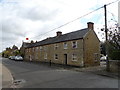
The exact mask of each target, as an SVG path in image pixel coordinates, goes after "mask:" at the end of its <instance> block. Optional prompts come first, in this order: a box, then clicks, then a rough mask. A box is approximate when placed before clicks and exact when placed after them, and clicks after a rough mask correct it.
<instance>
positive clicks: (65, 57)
mask: <svg viewBox="0 0 120 90" xmlns="http://www.w3.org/2000/svg"><path fill="white" fill-rule="evenodd" d="M64 64H65V65H67V54H64Z"/></svg>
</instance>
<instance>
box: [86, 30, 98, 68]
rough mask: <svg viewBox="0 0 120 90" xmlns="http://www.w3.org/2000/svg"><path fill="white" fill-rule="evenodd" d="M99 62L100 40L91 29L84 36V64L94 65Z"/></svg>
mask: <svg viewBox="0 0 120 90" xmlns="http://www.w3.org/2000/svg"><path fill="white" fill-rule="evenodd" d="M99 64H100V41H99V39H98V38H97V35H96V34H95V32H94V31H93V30H90V31H89V32H88V33H87V34H86V35H85V37H84V65H85V66H95V65H99Z"/></svg>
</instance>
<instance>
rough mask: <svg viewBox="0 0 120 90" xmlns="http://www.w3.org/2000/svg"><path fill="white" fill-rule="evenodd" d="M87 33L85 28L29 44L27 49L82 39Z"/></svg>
mask: <svg viewBox="0 0 120 90" xmlns="http://www.w3.org/2000/svg"><path fill="white" fill-rule="evenodd" d="M87 32H88V28H85V29H81V30H77V31H74V32H70V33H67V34H63V35H61V36H55V37H51V38H48V39H44V40H42V41H39V42H36V43H32V44H29V45H28V46H27V47H28V48H30V47H36V46H40V45H47V44H53V43H59V42H65V41H69V40H77V39H82V38H83V37H84V35H85V34H86V33H87Z"/></svg>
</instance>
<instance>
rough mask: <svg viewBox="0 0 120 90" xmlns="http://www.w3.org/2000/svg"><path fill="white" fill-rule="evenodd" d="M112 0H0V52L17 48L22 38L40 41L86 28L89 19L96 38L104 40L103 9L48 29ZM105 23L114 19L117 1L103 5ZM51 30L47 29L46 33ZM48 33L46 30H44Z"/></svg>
mask: <svg viewBox="0 0 120 90" xmlns="http://www.w3.org/2000/svg"><path fill="white" fill-rule="evenodd" d="M113 1H115V0H0V27H1V28H0V52H1V51H3V50H5V48H6V47H12V46H13V45H16V46H18V47H20V46H21V45H22V42H23V41H24V42H27V41H26V40H25V39H26V38H29V41H30V40H34V41H40V40H43V39H46V38H48V37H54V36H56V32H57V31H62V33H63V34H65V33H69V32H72V31H76V30H80V29H83V28H87V22H93V23H94V26H95V29H94V30H95V32H96V34H97V35H98V38H99V39H100V40H101V41H103V40H104V32H103V31H101V28H104V9H103V8H102V9H100V10H98V11H95V12H94V13H92V14H89V15H87V16H85V17H82V18H80V19H78V20H76V21H74V22H72V23H70V24H68V25H66V26H64V27H62V28H59V29H56V30H54V31H51V30H53V29H55V28H57V27H59V26H61V25H63V24H65V23H67V22H69V21H72V20H74V19H76V18H78V17H81V16H83V15H85V14H87V13H89V12H91V11H93V10H95V9H97V8H99V7H101V6H104V4H108V3H111V2H113ZM107 19H108V26H109V25H111V22H112V24H114V22H116V21H118V2H116V3H113V4H111V5H109V6H107ZM49 31H51V32H49ZM46 32H49V33H46Z"/></svg>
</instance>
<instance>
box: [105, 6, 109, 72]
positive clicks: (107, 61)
mask: <svg viewBox="0 0 120 90" xmlns="http://www.w3.org/2000/svg"><path fill="white" fill-rule="evenodd" d="M104 10H105V38H106V65H107V66H106V70H107V71H110V64H109V59H108V33H107V32H108V29H107V9H106V5H104Z"/></svg>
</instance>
